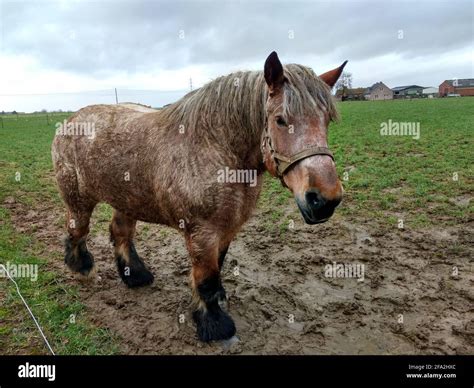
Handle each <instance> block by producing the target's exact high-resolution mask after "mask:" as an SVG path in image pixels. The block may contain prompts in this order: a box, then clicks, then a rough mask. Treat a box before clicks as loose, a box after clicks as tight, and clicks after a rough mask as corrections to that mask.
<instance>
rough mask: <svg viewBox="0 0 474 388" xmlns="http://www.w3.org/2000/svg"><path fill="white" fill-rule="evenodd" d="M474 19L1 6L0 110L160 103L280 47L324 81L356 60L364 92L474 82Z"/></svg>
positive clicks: (216, 7) (274, 9)
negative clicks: (324, 76)
mask: <svg viewBox="0 0 474 388" xmlns="http://www.w3.org/2000/svg"><path fill="white" fill-rule="evenodd" d="M473 24H474V1H472V0H446V1H443V0H436V1H434V0H431V1H426V0H416V1H400V0H396V1H383V0H376V1H358V0H357V1H348V0H346V1H324V2H321V1H303V2H296V1H290V0H285V1H269V0H265V1H236V0H227V1H163V0H161V1H141V0H137V1H132V0H129V1H111V0H106V1H104V0H101V1H70V0H63V1H42V0H35V1H5V0H0V27H1V29H0V77H1V78H0V111H2V110H5V111H10V110H14V109H15V110H17V111H34V110H40V109H43V108H45V109H63V110H66V109H78V108H80V107H81V106H84V105H88V104H92V103H98V102H99V103H104V102H105V103H113V102H115V97H114V95H113V92H112V91H113V88H118V90H119V100H121V101H134V102H142V103H146V104H150V105H153V106H161V105H163V104H167V103H170V102H172V101H174V100H176V99H177V98H179V97H180V96H182V95H183V94H184V93H185V92H186V91H188V90H189V88H190V84H189V83H190V81H189V80H190V78H192V80H193V86H194V87H199V86H200V85H202V84H204V83H206V82H208V81H209V80H211V79H212V78H215V77H217V76H219V75H222V74H228V73H230V72H232V71H235V70H245V69H251V70H255V69H262V68H263V63H264V61H265V58H266V57H267V56H268V54H269V53H270V52H271V51H273V50H275V51H277V52H278V54H279V56H280V58H281V60H282V62H284V63H300V64H304V65H307V66H310V67H312V68H313V69H314V70H315V71H316V73H318V74H320V73H323V72H325V71H327V70H330V69H332V68H334V67H336V66H338V65H340V64H341V63H342V62H343V61H344V60H346V59H348V60H349V63H348V65H347V67H346V69H347V71H349V72H351V73H352V74H353V86H354V87H356V86H364V87H365V86H370V85H371V84H373V83H375V82H377V81H383V82H384V83H386V84H387V85H388V86H389V87H394V86H399V85H408V84H418V85H422V86H438V85H439V84H440V83H441V82H442V81H443V80H445V79H452V78H472V77H474V59H473V55H474V52H473V39H474V38H473V37H474V27H473ZM130 89H133V91H130ZM147 90H153V91H161V92H148V91H147ZM84 91H88V92H89V93H84V94H80V95H76V94H73V93H74V92H84ZM51 93H53V94H51ZM63 93H70V94H63Z"/></svg>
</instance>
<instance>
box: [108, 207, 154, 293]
mask: <svg viewBox="0 0 474 388" xmlns="http://www.w3.org/2000/svg"><path fill="white" fill-rule="evenodd" d="M136 224H137V221H136V220H135V219H133V218H130V217H128V216H126V215H125V214H123V213H121V212H119V211H117V210H115V211H114V216H113V218H112V222H111V223H110V240H111V241H112V242H113V244H114V247H115V259H116V260H117V268H118V271H119V274H120V277H121V278H122V280H123V282H124V283H125V284H126V285H127V286H129V287H140V286H145V285H148V284H151V283H153V279H154V276H153V274H152V273H151V272H150V271H149V270H148V269H147V268H146V267H145V264H144V263H143V261H142V259H140V257H139V256H138V254H137V251H136V250H135V245H134V244H133V237H134V235H135V226H136Z"/></svg>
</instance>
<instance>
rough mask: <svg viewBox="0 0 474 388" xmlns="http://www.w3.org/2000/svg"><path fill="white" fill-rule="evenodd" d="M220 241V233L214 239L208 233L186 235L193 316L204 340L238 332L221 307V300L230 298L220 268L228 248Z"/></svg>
mask: <svg viewBox="0 0 474 388" xmlns="http://www.w3.org/2000/svg"><path fill="white" fill-rule="evenodd" d="M218 241H219V240H218V238H217V236H216V238H213V236H212V235H210V234H208V233H205V232H201V233H197V234H188V235H186V245H187V248H188V251H189V254H190V256H191V260H192V266H193V267H192V273H191V284H192V287H193V293H194V304H195V310H194V312H193V319H194V322H195V323H196V326H197V334H198V338H199V339H200V340H201V341H204V342H209V341H216V340H224V339H229V338H231V337H233V336H234V335H235V324H234V321H233V320H232V318H231V317H230V316H229V315H228V314H227V313H226V312H225V311H223V310H222V309H221V307H220V302H221V301H224V300H225V299H226V296H225V290H224V287H223V286H222V283H221V277H220V267H221V265H222V261H223V259H224V256H225V251H226V250H227V249H226V248H224V249H222V247H220V246H219V242H218Z"/></svg>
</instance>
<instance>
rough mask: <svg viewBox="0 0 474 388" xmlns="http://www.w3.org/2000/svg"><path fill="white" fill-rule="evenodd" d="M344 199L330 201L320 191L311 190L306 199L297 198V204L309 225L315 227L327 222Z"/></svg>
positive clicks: (305, 196)
mask: <svg viewBox="0 0 474 388" xmlns="http://www.w3.org/2000/svg"><path fill="white" fill-rule="evenodd" d="M341 199H342V198H336V199H331V200H328V199H327V198H324V197H323V196H322V195H321V194H320V193H319V191H317V190H314V189H312V190H309V191H307V192H306V193H305V195H304V199H301V198H299V197H296V203H297V204H298V208H299V209H300V211H301V214H302V215H303V218H304V220H305V222H306V223H307V224H310V225H314V224H320V223H322V222H326V221H327V220H328V219H329V218H330V217H331V216H332V215H333V213H334V209H335V208H336V206H337V205H339V203H340V202H341Z"/></svg>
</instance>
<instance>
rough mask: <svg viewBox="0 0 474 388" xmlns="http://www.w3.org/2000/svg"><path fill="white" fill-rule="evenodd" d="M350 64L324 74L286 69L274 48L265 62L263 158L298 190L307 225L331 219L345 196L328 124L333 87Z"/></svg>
mask: <svg viewBox="0 0 474 388" xmlns="http://www.w3.org/2000/svg"><path fill="white" fill-rule="evenodd" d="M346 62H347V61H346ZM346 62H344V64H342V65H341V66H340V67H339V68H337V69H334V70H331V71H329V72H327V73H324V74H322V75H320V76H319V77H318V76H316V74H315V73H314V72H313V71H312V70H311V69H309V68H307V67H304V66H300V65H287V66H285V67H283V66H282V64H281V63H280V60H279V59H278V56H277V54H276V53H275V52H272V53H271V54H270V56H269V57H268V58H267V60H266V62H265V68H264V76H265V81H266V83H267V87H268V98H267V102H266V107H265V108H266V124H265V125H266V126H265V130H264V134H263V141H262V153H263V157H264V162H265V165H266V168H267V169H268V171H269V172H270V173H271V174H272V175H274V176H277V177H279V178H280V179H281V181H282V183H283V184H284V185H286V186H287V187H288V188H289V189H290V190H291V191H292V192H293V194H294V196H295V198H296V202H297V204H298V207H299V209H300V211H301V213H302V215H303V217H304V220H305V221H306V223H308V224H316V223H320V222H324V221H327V220H328V219H329V218H330V217H331V215H332V214H333V212H334V209H335V208H336V206H337V205H338V204H339V203H340V202H341V200H342V192H343V190H342V185H341V182H340V181H339V178H338V176H337V172H336V165H335V163H334V158H333V156H332V153H331V152H330V151H329V149H328V143H327V136H328V133H327V132H328V131H327V128H328V125H329V122H330V121H331V120H332V119H334V118H335V117H336V116H337V111H336V109H335V106H334V103H333V101H332V96H331V88H332V87H333V86H334V84H335V83H336V81H337V80H338V78H339V76H340V75H341V73H342V70H343V68H344V66H345V64H346Z"/></svg>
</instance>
